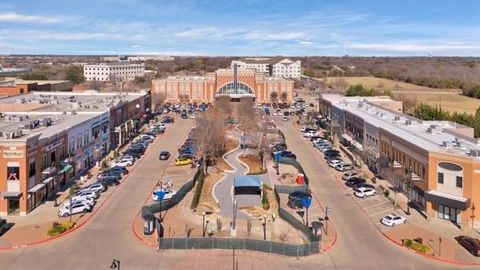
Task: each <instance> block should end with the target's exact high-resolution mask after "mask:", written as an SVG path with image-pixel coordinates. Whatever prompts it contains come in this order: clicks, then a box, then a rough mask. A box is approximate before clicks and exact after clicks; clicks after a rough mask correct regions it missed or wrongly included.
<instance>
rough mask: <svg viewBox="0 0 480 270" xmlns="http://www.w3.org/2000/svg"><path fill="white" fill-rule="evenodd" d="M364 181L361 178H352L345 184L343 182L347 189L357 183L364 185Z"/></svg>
mask: <svg viewBox="0 0 480 270" xmlns="http://www.w3.org/2000/svg"><path fill="white" fill-rule="evenodd" d="M365 182H366V181H365V179H363V178H360V177H352V178H350V179H348V180H347V181H346V182H345V185H346V186H347V187H353V186H354V185H356V184H359V183H365Z"/></svg>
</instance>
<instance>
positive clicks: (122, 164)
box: [110, 159, 133, 167]
mask: <svg viewBox="0 0 480 270" xmlns="http://www.w3.org/2000/svg"><path fill="white" fill-rule="evenodd" d="M132 165H133V161H131V160H128V159H117V160H113V161H112V162H111V163H110V167H116V166H119V167H129V166H132Z"/></svg>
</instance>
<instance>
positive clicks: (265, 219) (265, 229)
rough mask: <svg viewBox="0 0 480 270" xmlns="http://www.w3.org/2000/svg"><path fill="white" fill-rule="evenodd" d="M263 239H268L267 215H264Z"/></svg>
mask: <svg viewBox="0 0 480 270" xmlns="http://www.w3.org/2000/svg"><path fill="white" fill-rule="evenodd" d="M262 225H263V240H267V215H263V223H262Z"/></svg>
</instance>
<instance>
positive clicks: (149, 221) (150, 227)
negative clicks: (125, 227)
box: [143, 215, 156, 235]
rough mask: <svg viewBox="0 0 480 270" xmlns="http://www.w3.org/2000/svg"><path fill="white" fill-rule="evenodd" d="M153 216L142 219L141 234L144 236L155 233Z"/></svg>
mask: <svg viewBox="0 0 480 270" xmlns="http://www.w3.org/2000/svg"><path fill="white" fill-rule="evenodd" d="M155 220H156V218H155V216H153V215H148V216H145V217H144V219H143V234H144V235H151V234H153V232H155Z"/></svg>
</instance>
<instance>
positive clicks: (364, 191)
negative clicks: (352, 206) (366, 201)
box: [353, 187, 377, 198]
mask: <svg viewBox="0 0 480 270" xmlns="http://www.w3.org/2000/svg"><path fill="white" fill-rule="evenodd" d="M353 194H355V196H357V197H359V198H366V197H370V196H375V195H376V194H377V191H375V189H371V188H366V187H361V188H359V189H358V190H357V191H355V192H354V193H353Z"/></svg>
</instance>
